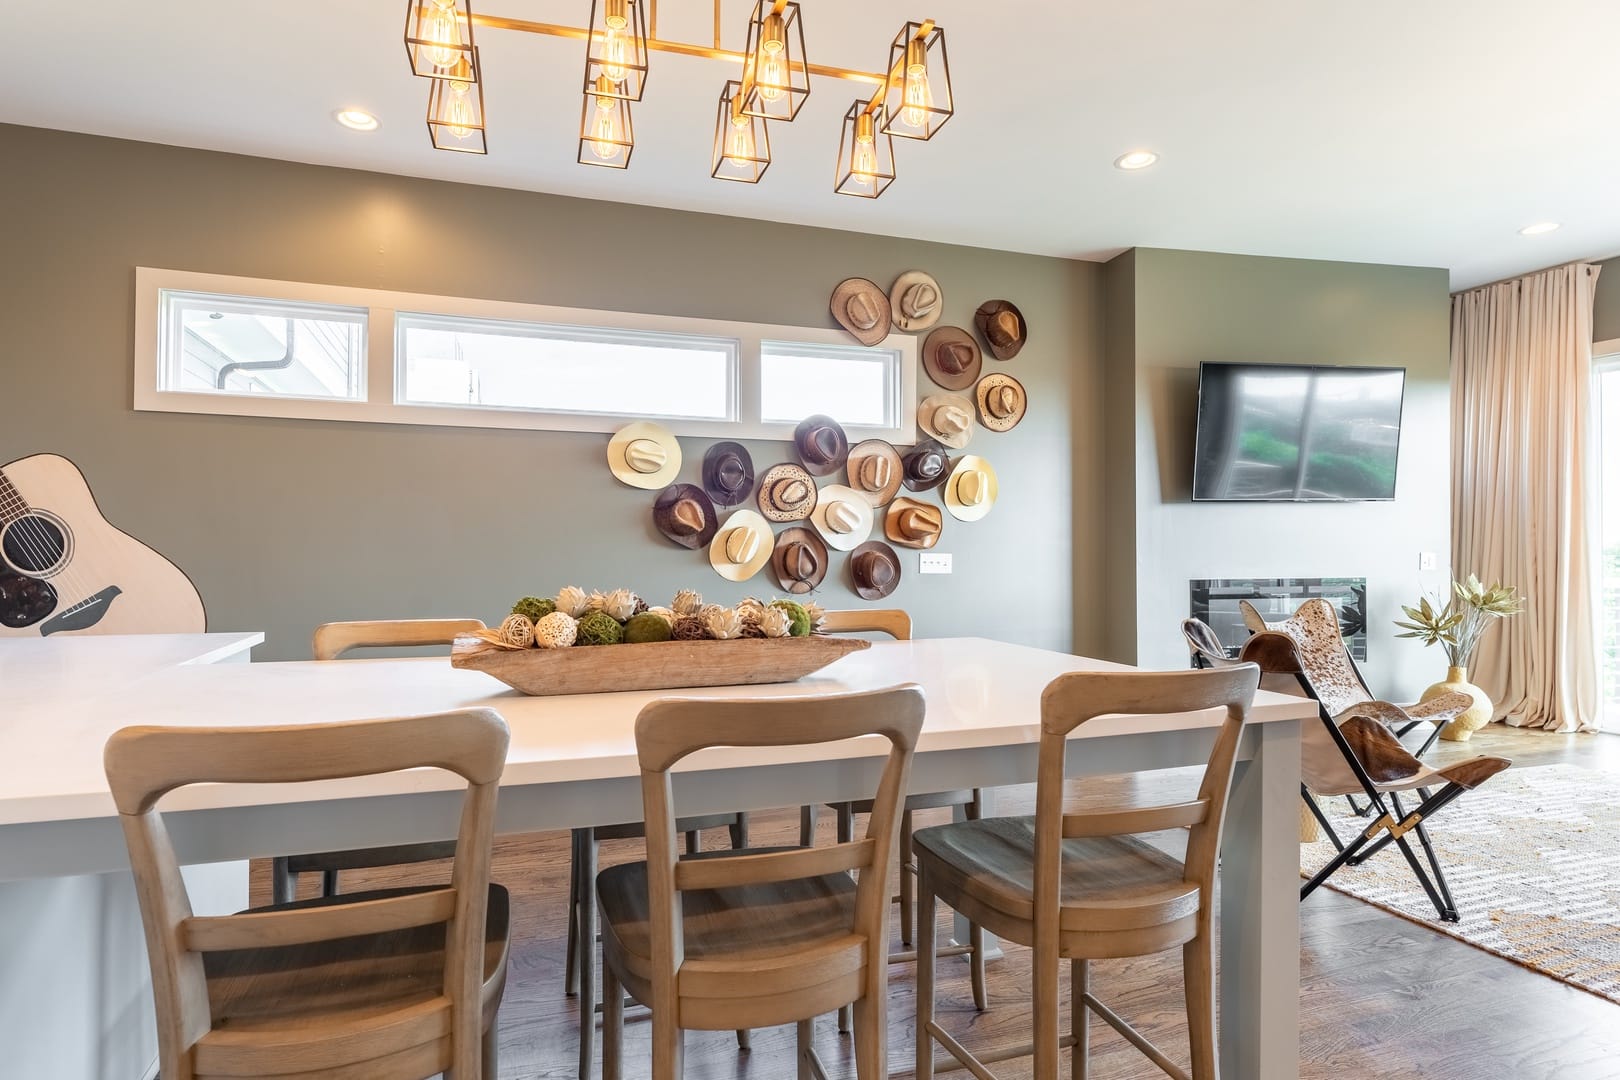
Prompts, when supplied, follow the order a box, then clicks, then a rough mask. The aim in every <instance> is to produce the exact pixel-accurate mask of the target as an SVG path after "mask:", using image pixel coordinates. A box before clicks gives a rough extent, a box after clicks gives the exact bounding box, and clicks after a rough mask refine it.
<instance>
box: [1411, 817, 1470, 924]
mask: <svg viewBox="0 0 1620 1080" xmlns="http://www.w3.org/2000/svg"><path fill="white" fill-rule="evenodd" d="M1412 831H1413V832H1415V833H1417V836H1418V843H1420V844H1422V845H1423V854H1424V855H1425V856H1427V857H1428V860H1429V867H1430V868H1431V869H1432V870H1433V871H1434V883H1435V885H1436V886H1438V887H1439V889H1440V895H1441V897H1442V898H1443V899H1444V900H1445V902H1446V908H1447V909H1448V910H1449V911H1450V912H1451V914H1452V916H1453V918H1452V919H1451V920H1450V921H1451V922H1458V921H1460V918H1459V917H1458V916H1457V902H1456V901H1455V900H1453V899H1452V898H1451V886H1450V884H1448V883H1447V881H1446V872H1445V871H1444V870H1442V869H1440V859H1439V857H1438V856H1437V855H1435V853H1434V845H1433V844H1431V843H1429V830H1428V829H1425V828H1424V827H1423V826H1422V825H1421V824H1419V825H1417V826H1415V827H1414V828H1413V830H1412Z"/></svg>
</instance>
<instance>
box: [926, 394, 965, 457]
mask: <svg viewBox="0 0 1620 1080" xmlns="http://www.w3.org/2000/svg"><path fill="white" fill-rule="evenodd" d="M917 427H918V428H920V429H921V430H922V431H923V433H924V434H926V435H931V436H933V437H934V438H936V439H938V440H939V441H940V442H942V443H944V444H945V445H946V446H949V447H950V448H951V449H952V450H960V449H962V447H964V446H966V445H967V444H968V441H969V440H970V439H972V438H973V403H972V402H971V401H969V400H968V399H967V398H965V397H963V396H962V395H960V394H930V395H929V396H927V397H925V398H923V399H922V404H920V405H918V406H917Z"/></svg>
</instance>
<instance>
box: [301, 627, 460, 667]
mask: <svg viewBox="0 0 1620 1080" xmlns="http://www.w3.org/2000/svg"><path fill="white" fill-rule="evenodd" d="M483 629H485V626H484V623H483V620H482V619H367V620H363V621H359V622H329V623H322V624H321V625H320V626H317V627H316V628H315V638H314V641H313V642H312V643H311V646H310V650H311V652H312V653H313V654H314V656H315V659H317V660H336V659H337V658H338V657H340V656H342V655H343V654H344V653H346V652H348V651H349V650H350V649H387V648H405V647H409V646H413V645H449V644H450V643H451V642H453V641H455V640H456V635H458V634H470V633H473V632H474V631H476V630H483Z"/></svg>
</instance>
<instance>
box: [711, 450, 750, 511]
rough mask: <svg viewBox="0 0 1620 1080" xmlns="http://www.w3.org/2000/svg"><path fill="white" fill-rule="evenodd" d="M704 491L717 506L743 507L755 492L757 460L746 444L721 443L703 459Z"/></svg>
mask: <svg viewBox="0 0 1620 1080" xmlns="http://www.w3.org/2000/svg"><path fill="white" fill-rule="evenodd" d="M703 490H704V491H707V492H708V493H709V498H711V499H713V500H714V505H716V506H739V505H741V504H742V503H745V502H747V501H748V496H750V495H752V494H753V492H754V459H753V458H752V457H750V456H749V454H748V450H747V448H746V447H744V446H743V445H742V443H735V442H717V443H715V444H714V445H713V446H711V447H709V450H708V452H707V453H706V454H704V455H703Z"/></svg>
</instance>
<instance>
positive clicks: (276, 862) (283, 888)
mask: <svg viewBox="0 0 1620 1080" xmlns="http://www.w3.org/2000/svg"><path fill="white" fill-rule="evenodd" d="M296 899H298V875H297V874H294V873H292V872H291V871H290V870H288V869H287V856H285V855H277V856H276V857H275V858H274V859H271V860H270V902H271V903H272V904H290V903H292V902H293V901H294V900H296Z"/></svg>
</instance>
